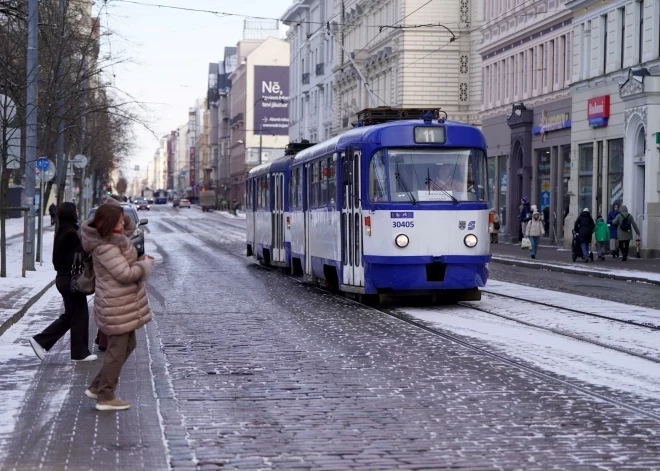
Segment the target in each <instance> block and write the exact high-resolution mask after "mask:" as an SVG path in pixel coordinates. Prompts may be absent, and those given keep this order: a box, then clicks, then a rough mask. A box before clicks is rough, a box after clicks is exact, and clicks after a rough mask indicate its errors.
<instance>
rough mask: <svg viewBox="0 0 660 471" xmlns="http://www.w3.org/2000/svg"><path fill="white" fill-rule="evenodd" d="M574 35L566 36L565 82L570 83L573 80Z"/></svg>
mask: <svg viewBox="0 0 660 471" xmlns="http://www.w3.org/2000/svg"><path fill="white" fill-rule="evenodd" d="M572 34H573V33H570V32H569V33H568V34H567V35H566V49H565V55H566V77H565V80H566V81H567V82H569V81H570V80H571V64H572V63H573V49H572V48H571V36H572Z"/></svg>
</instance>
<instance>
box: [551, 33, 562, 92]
mask: <svg viewBox="0 0 660 471" xmlns="http://www.w3.org/2000/svg"><path fill="white" fill-rule="evenodd" d="M560 42H561V41H560V39H557V40H556V41H553V44H554V47H553V48H552V50H553V51H554V53H553V57H552V69H553V70H554V80H553V82H554V83H556V84H558V85H559V43H560Z"/></svg>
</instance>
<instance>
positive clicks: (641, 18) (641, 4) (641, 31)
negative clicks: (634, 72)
mask: <svg viewBox="0 0 660 471" xmlns="http://www.w3.org/2000/svg"><path fill="white" fill-rule="evenodd" d="M638 4H639V46H638V47H639V60H638V61H637V62H638V63H640V64H641V63H642V61H643V59H644V1H643V0H642V1H641V2H639V3H638Z"/></svg>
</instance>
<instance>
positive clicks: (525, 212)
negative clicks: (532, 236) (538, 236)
mask: <svg viewBox="0 0 660 471" xmlns="http://www.w3.org/2000/svg"><path fill="white" fill-rule="evenodd" d="M531 218H532V211H531V209H530V207H529V200H528V199H527V197H526V196H524V197H523V198H522V199H521V200H520V233H519V234H518V240H521V241H522V239H523V237H524V235H525V227H526V226H527V222H528V221H529V220H530V219H531Z"/></svg>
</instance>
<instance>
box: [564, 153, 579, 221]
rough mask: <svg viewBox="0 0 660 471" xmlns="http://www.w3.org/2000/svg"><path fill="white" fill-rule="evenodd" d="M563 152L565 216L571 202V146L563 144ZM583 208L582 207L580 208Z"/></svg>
mask: <svg viewBox="0 0 660 471" xmlns="http://www.w3.org/2000/svg"><path fill="white" fill-rule="evenodd" d="M561 149H562V152H563V153H564V172H563V185H564V186H563V187H562V194H563V195H564V201H563V202H562V203H563V206H562V208H563V209H564V217H566V215H567V214H568V208H569V206H570V204H571V197H570V195H569V194H568V182H569V180H570V179H571V146H562V148H561ZM580 209H582V208H580Z"/></svg>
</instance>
